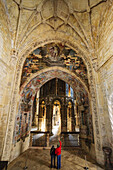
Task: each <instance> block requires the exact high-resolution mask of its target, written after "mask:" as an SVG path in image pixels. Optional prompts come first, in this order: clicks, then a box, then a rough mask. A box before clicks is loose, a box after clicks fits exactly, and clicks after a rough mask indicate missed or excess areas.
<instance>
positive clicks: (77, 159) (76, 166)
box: [8, 148, 102, 170]
mask: <svg viewBox="0 0 113 170" xmlns="http://www.w3.org/2000/svg"><path fill="white" fill-rule="evenodd" d="M85 156H86V159H87V161H85ZM50 161H51V160H50V150H47V149H46V150H43V149H29V150H27V151H25V152H24V153H23V154H21V155H20V156H19V157H18V158H16V159H15V160H14V161H12V162H11V163H10V164H9V165H8V170H22V169H24V167H25V166H27V167H28V168H27V169H28V170H49V169H55V168H50ZM85 166H87V167H88V169H89V170H102V168H100V167H99V166H98V165H97V164H96V163H95V161H94V160H92V159H91V158H90V156H88V155H87V154H85V153H84V151H82V150H81V149H73V148H70V149H68V150H62V157H61V170H83V169H84V167H85Z"/></svg>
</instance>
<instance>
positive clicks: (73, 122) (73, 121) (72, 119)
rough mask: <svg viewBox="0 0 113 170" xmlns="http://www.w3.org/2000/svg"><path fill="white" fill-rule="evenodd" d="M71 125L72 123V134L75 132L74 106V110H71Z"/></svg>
mask: <svg viewBox="0 0 113 170" xmlns="http://www.w3.org/2000/svg"><path fill="white" fill-rule="evenodd" d="M71 116H72V118H71V123H72V132H74V131H75V117H74V107H73V106H72V109H71Z"/></svg>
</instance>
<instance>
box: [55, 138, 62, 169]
mask: <svg viewBox="0 0 113 170" xmlns="http://www.w3.org/2000/svg"><path fill="white" fill-rule="evenodd" d="M59 143H60V146H58V145H57V148H56V149H55V154H56V155H57V169H60V168H61V145H62V144H61V141H59Z"/></svg>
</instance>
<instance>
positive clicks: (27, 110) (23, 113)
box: [13, 70, 89, 143]
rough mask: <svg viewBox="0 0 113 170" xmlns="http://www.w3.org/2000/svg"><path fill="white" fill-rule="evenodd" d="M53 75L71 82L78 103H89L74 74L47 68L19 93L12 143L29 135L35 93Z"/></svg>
mask: <svg viewBox="0 0 113 170" xmlns="http://www.w3.org/2000/svg"><path fill="white" fill-rule="evenodd" d="M55 77H57V78H59V79H61V80H63V81H65V82H66V83H68V84H71V87H72V88H73V90H74V94H75V96H76V100H77V102H78V104H79V105H81V104H84V105H89V103H88V93H87V91H86V90H85V88H84V86H83V85H82V84H81V82H80V81H78V80H77V79H75V77H74V76H72V75H69V74H68V73H66V72H63V71H60V70H51V71H50V70H49V71H46V72H43V73H41V74H40V75H38V76H37V77H35V78H33V79H32V80H31V81H30V82H29V83H28V84H27V85H26V87H25V88H24V89H23V91H22V93H21V100H20V103H19V110H18V114H17V116H16V120H15V130H14V138H13V143H16V142H18V141H19V140H20V139H22V140H23V141H24V140H25V138H26V137H27V136H29V133H30V127H31V120H32V106H33V101H34V98H35V94H36V92H37V91H38V90H39V88H40V87H41V86H42V85H43V84H45V83H46V82H47V81H49V80H51V79H53V78H55Z"/></svg>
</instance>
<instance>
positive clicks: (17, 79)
mask: <svg viewBox="0 0 113 170" xmlns="http://www.w3.org/2000/svg"><path fill="white" fill-rule="evenodd" d="M55 41H61V39H59V38H56V39H48V40H45V42H41V43H42V44H45V43H49V42H55ZM64 42H65V43H66V44H67V45H68V44H69V46H71V47H72V48H73V49H74V48H75V49H76V46H74V45H72V44H71V43H69V42H66V41H64ZM41 43H39V44H38V42H37V43H34V44H33V47H30V48H29V49H28V50H27V51H26V53H24V54H23V55H21V57H20V59H19V61H18V65H17V71H16V76H15V88H14V92H13V98H12V102H11V103H12V105H11V110H10V116H9V117H10V119H9V124H8V128H7V130H8V132H9V133H7V136H6V139H5V145H4V150H3V156H2V159H9V153H10V152H9V150H10V149H11V143H12V142H11V141H12V136H13V129H14V121H15V120H14V119H12V117H15V113H16V107H17V103H18V102H19V99H20V96H18V91H19V90H18V89H19V84H20V77H21V76H20V74H21V71H22V70H21V68H22V65H23V62H24V60H25V57H26V55H27V54H28V53H29V52H30V51H32V49H34V48H36V46H41ZM77 49H78V48H77ZM80 55H83V53H81V52H80ZM83 57H84V61H85V62H86V65H87V69H88V77H89V82H90V85H91V86H92V88H91V98H92V102H91V101H90V104H92V105H91V109H92V113H93V114H92V115H93V123H94V131H95V132H96V133H95V147H96V151H97V157H98V152H100V151H102V150H101V147H100V146H101V143H100V134H99V126H98V115H97V110H96V98H95V93H94V89H95V88H94V81H93V77H92V70H91V65H90V62H89V61H88V60H87V58H86V57H85V56H84V55H83ZM53 72H54V70H53ZM40 73H41V72H39V74H40ZM69 74H71V73H70V72H69ZM57 76H58V75H57ZM54 77H56V75H54ZM74 78H76V79H77V77H74ZM29 81H30V80H29ZM72 82H73V81H72ZM27 83H28V82H27ZM82 85H83V83H82ZM72 86H74V84H73V83H72ZM24 87H25V85H24ZM24 87H23V88H24ZM84 87H85V86H84ZM17 96H18V97H17ZM17 98H18V101H17V102H16V99H17ZM6 142H7V145H6ZM9 148H10V149H9Z"/></svg>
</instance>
